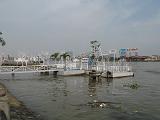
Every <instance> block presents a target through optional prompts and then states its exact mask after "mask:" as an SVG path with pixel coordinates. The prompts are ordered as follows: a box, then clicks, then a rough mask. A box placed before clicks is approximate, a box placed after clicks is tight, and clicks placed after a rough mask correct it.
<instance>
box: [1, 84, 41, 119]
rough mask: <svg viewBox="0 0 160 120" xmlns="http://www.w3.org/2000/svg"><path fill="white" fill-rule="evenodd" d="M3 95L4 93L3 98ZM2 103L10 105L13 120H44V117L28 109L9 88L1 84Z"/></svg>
mask: <svg viewBox="0 0 160 120" xmlns="http://www.w3.org/2000/svg"><path fill="white" fill-rule="evenodd" d="M1 93H3V94H2V96H1ZM4 93H5V94H4ZM4 98H5V99H4ZM1 101H3V102H2V103H4V102H5V103H7V105H9V108H10V110H9V114H10V119H11V120H44V119H43V118H42V116H40V115H38V114H36V113H34V112H33V111H31V110H30V109H28V108H27V107H26V106H25V105H24V103H23V102H21V101H19V100H17V99H16V97H14V96H13V95H12V94H11V93H10V92H9V91H8V90H7V88H6V87H5V86H4V85H3V84H1V83H0V102H1ZM0 109H2V108H0ZM2 120H3V119H2Z"/></svg>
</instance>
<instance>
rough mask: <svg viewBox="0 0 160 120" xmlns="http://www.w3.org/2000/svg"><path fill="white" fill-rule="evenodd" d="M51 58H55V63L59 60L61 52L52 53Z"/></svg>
mask: <svg viewBox="0 0 160 120" xmlns="http://www.w3.org/2000/svg"><path fill="white" fill-rule="evenodd" d="M50 59H51V60H53V61H55V63H56V62H57V60H59V53H58V52H56V53H54V54H52V55H51V56H50Z"/></svg>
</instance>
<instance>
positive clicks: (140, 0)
mask: <svg viewBox="0 0 160 120" xmlns="http://www.w3.org/2000/svg"><path fill="white" fill-rule="evenodd" d="M0 31H1V32H3V35H2V37H3V38H4V39H5V40H6V43H7V44H6V46H5V47H1V48H0V51H1V52H3V53H7V54H22V53H26V54H37V53H41V52H47V51H48V52H50V53H51V52H55V51H65V50H72V51H73V52H74V53H75V54H78V53H81V52H85V51H88V50H89V42H90V41H91V40H99V41H100V42H101V44H102V50H103V51H107V50H109V49H114V48H139V51H140V54H141V55H151V54H159V55H160V0H0Z"/></svg>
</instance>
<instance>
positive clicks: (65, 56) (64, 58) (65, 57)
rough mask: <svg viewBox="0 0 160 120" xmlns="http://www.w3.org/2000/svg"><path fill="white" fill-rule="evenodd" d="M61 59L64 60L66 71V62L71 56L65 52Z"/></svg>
mask: <svg viewBox="0 0 160 120" xmlns="http://www.w3.org/2000/svg"><path fill="white" fill-rule="evenodd" d="M60 57H61V58H63V61H64V70H66V62H67V61H66V60H67V57H69V58H70V55H69V53H68V52H65V53H63V54H61V55H60Z"/></svg>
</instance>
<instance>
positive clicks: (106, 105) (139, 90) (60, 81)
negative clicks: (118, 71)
mask: <svg viewBox="0 0 160 120" xmlns="http://www.w3.org/2000/svg"><path fill="white" fill-rule="evenodd" d="M133 70H134V72H135V77H126V78H119V79H104V78H103V79H101V80H98V81H94V80H89V78H88V77H87V76H76V77H54V76H53V75H49V76H42V75H38V74H16V75H15V76H14V77H13V76H11V75H1V76H0V82H2V83H4V84H5V85H6V86H7V87H8V89H9V90H10V91H11V92H12V94H13V95H15V96H16V97H17V98H18V99H19V100H21V101H23V102H24V103H25V104H26V105H27V107H29V108H30V109H32V110H33V111H35V112H36V113H38V114H40V115H41V116H43V117H44V118H45V120H160V63H133ZM131 85H136V87H131Z"/></svg>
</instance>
